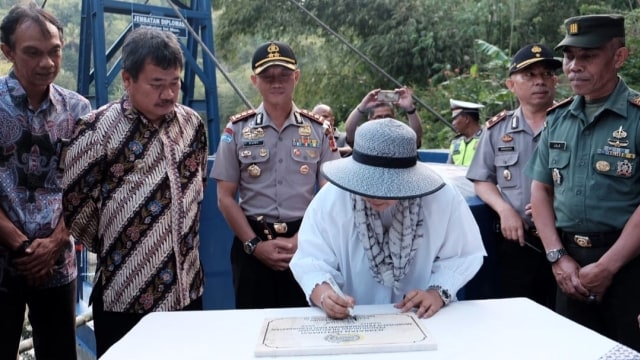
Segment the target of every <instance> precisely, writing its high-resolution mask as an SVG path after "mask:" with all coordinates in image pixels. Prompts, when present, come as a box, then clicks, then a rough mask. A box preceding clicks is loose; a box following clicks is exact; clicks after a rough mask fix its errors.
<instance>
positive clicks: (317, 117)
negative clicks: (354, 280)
mask: <svg viewBox="0 0 640 360" xmlns="http://www.w3.org/2000/svg"><path fill="white" fill-rule="evenodd" d="M298 112H299V113H300V115H302V116H304V117H306V118H307V119H309V120H313V121H315V122H317V123H318V124H320V125H322V124H323V121H322V118H321V117H320V115H318V114H314V113H312V112H311V111H309V110H305V109H299V110H298Z"/></svg>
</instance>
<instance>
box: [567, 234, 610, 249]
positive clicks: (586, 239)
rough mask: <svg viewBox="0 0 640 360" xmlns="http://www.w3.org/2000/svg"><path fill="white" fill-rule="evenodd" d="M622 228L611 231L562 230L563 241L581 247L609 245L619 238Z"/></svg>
mask: <svg viewBox="0 0 640 360" xmlns="http://www.w3.org/2000/svg"><path fill="white" fill-rule="evenodd" d="M620 233H622V230H617V231H609V232H580V233H575V232H569V231H561V234H562V241H563V242H564V243H565V244H575V245H577V246H579V247H583V248H590V247H609V246H611V245H613V243H615V242H616V240H618V238H619V237H620Z"/></svg>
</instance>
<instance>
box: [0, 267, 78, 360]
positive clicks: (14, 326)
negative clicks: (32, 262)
mask: <svg viewBox="0 0 640 360" xmlns="http://www.w3.org/2000/svg"><path fill="white" fill-rule="evenodd" d="M27 305H28V306H29V321H30V322H31V327H32V328H33V345H34V350H35V355H36V358H37V359H38V360H48V359H52V360H58V359H65V360H67V359H71V360H75V359H76V358H77V349H76V322H75V319H76V311H75V310H76V280H75V279H74V280H73V281H71V282H70V283H68V284H66V285H62V286H57V287H52V288H46V289H41V288H35V287H32V286H29V285H28V284H27V283H26V282H25V280H24V278H23V277H22V276H19V275H17V274H16V273H12V272H9V271H8V270H7V269H6V268H5V269H4V271H3V278H2V282H1V283H0V360H5V359H6V360H15V359H16V355H17V354H18V346H19V345H20V336H21V334H22V324H23V323H24V312H25V306H27Z"/></svg>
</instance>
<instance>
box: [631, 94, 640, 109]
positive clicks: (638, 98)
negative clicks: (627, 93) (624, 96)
mask: <svg viewBox="0 0 640 360" xmlns="http://www.w3.org/2000/svg"><path fill="white" fill-rule="evenodd" d="M629 102H630V103H632V104H633V105H635V106H637V107H640V95H636V96H634V97H633V98H631V99H629Z"/></svg>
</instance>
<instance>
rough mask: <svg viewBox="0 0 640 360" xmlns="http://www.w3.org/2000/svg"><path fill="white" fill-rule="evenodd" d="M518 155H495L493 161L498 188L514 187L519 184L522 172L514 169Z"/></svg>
mask: <svg viewBox="0 0 640 360" xmlns="http://www.w3.org/2000/svg"><path fill="white" fill-rule="evenodd" d="M517 163H518V153H515V152H514V153H509V154H497V155H496V157H495V158H494V160H493V164H494V165H495V167H496V180H497V182H498V185H499V186H500V188H503V189H506V188H510V187H515V186H517V185H518V184H519V183H520V177H522V171H521V170H520V169H518V168H516V167H515V166H516V164H517Z"/></svg>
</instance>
